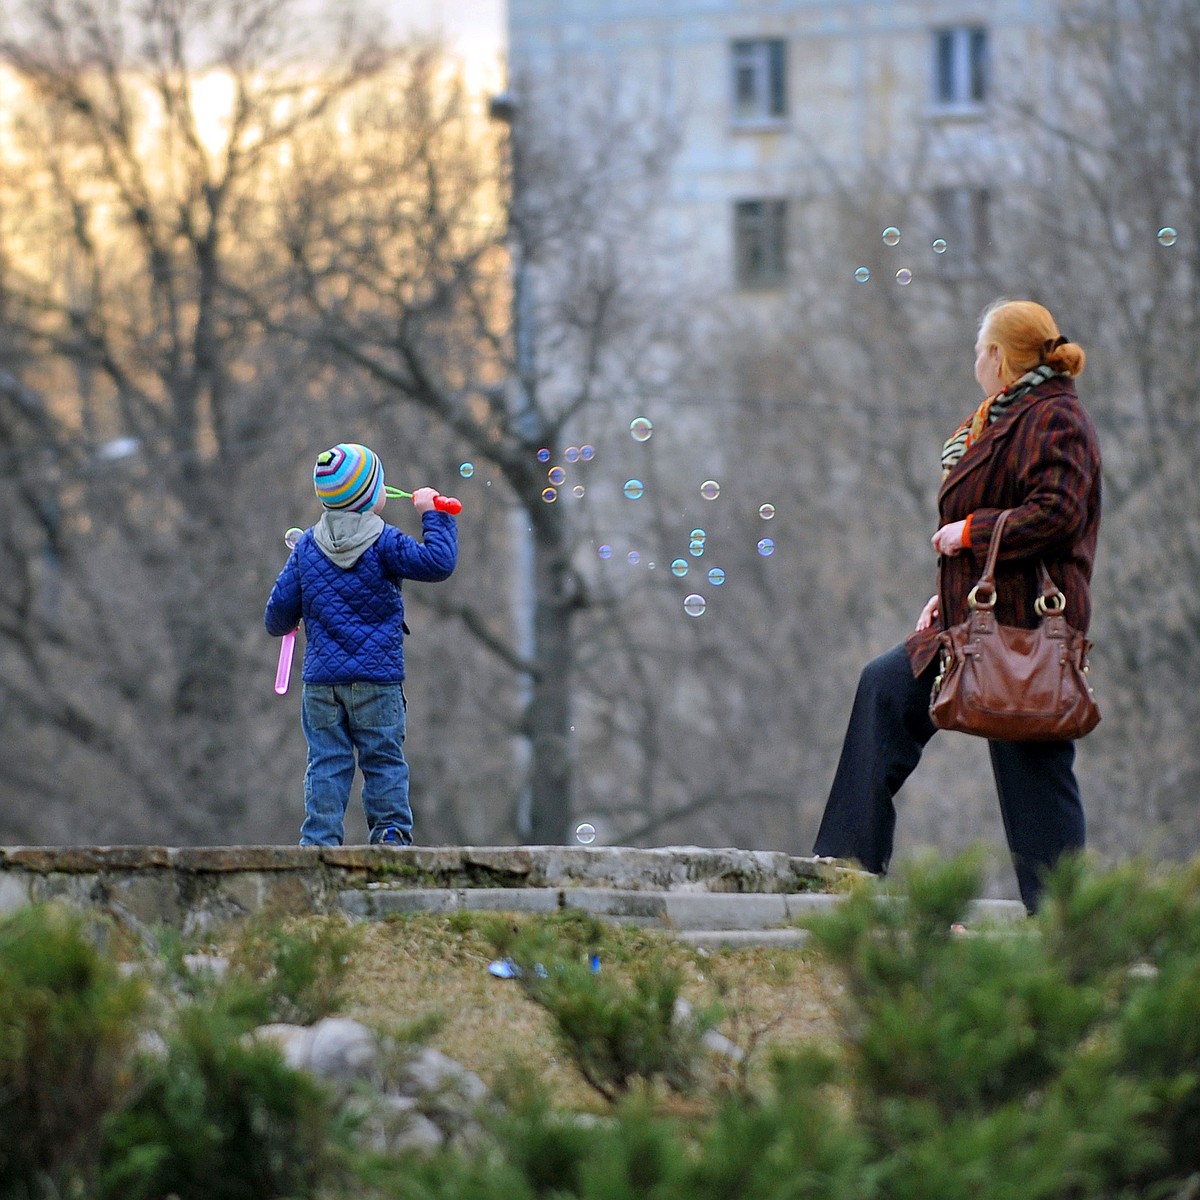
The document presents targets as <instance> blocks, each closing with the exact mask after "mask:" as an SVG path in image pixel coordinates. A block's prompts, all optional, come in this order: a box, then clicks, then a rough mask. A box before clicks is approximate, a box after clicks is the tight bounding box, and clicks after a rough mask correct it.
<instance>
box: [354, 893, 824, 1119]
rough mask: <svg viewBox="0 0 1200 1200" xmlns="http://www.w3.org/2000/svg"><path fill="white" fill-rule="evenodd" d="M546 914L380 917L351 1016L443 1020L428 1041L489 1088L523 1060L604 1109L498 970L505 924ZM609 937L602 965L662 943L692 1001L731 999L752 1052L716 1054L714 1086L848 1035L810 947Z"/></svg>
mask: <svg viewBox="0 0 1200 1200" xmlns="http://www.w3.org/2000/svg"><path fill="white" fill-rule="evenodd" d="M546 920H555V918H545V917H530V916H525V915H522V916H520V917H517V916H513V917H511V918H509V917H500V918H498V917H497V915H496V914H467V913H456V914H452V915H449V916H437V915H417V916H405V917H393V918H391V919H389V920H385V921H380V922H376V923H372V924H370V925H368V926H366V927H365V929H364V930H362V938H361V941H360V942H359V943H358V945H357V948H356V949H355V950H354V952H353V954H352V957H351V962H350V969H349V972H348V977H347V979H346V980H345V981H344V984H343V987H342V994H343V997H344V1002H343V1005H342V1013H343V1015H345V1016H349V1017H353V1018H355V1019H357V1020H360V1021H362V1022H364V1023H365V1024H367V1025H369V1026H371V1027H373V1028H378V1029H384V1030H400V1031H403V1030H404V1029H405V1028H409V1027H414V1028H422V1029H425V1030H426V1031H428V1030H429V1029H433V1031H434V1032H433V1033H432V1036H428V1037H427V1038H424V1039H423V1040H425V1041H426V1043H427V1044H428V1045H431V1046H433V1047H435V1048H436V1049H438V1050H441V1051H442V1052H443V1053H445V1054H447V1055H448V1056H449V1057H450V1058H452V1059H454V1060H455V1061H456V1062H458V1063H461V1064H462V1065H463V1066H464V1067H466V1068H468V1069H469V1070H471V1071H474V1072H475V1073H476V1074H477V1075H479V1076H480V1078H481V1079H482V1080H483V1082H484V1083H485V1084H487V1085H488V1087H495V1086H496V1084H497V1083H498V1082H499V1081H500V1080H501V1079H502V1078H503V1077H504V1076H505V1075H506V1073H508V1072H509V1071H510V1070H511V1068H512V1067H513V1066H514V1065H518V1066H520V1067H522V1068H524V1069H526V1070H528V1071H530V1072H532V1073H533V1074H534V1075H536V1076H537V1077H538V1078H539V1079H541V1081H542V1082H543V1083H544V1084H545V1085H546V1086H547V1087H548V1088H549V1089H550V1091H551V1094H552V1095H554V1096H555V1098H556V1101H557V1102H558V1103H559V1104H561V1105H562V1106H563V1107H566V1108H573V1109H578V1110H589V1109H590V1110H596V1109H597V1108H598V1107H601V1106H602V1105H603V1102H602V1101H600V1100H599V1099H598V1097H597V1096H596V1093H595V1092H593V1091H592V1089H591V1088H589V1087H588V1085H587V1084H586V1083H585V1082H584V1081H583V1079H582V1077H581V1076H580V1075H579V1073H578V1072H577V1071H576V1070H575V1068H574V1066H573V1064H572V1063H571V1061H570V1059H569V1058H568V1056H567V1055H566V1054H564V1053H563V1051H562V1049H561V1048H560V1046H559V1044H558V1042H557V1040H556V1037H555V1034H554V1030H553V1027H552V1023H551V1021H550V1018H549V1017H548V1016H547V1014H546V1012H545V1011H544V1010H543V1009H542V1008H540V1007H539V1006H538V1005H537V1004H535V1003H534V1002H533V1001H531V1000H530V999H528V998H527V997H526V995H525V993H524V990H523V989H522V987H521V986H520V984H519V983H518V982H517V981H516V980H511V979H500V978H497V977H495V976H493V975H491V974H490V973H489V971H488V964H489V963H490V962H492V961H493V960H494V959H495V958H496V957H497V956H498V951H497V949H496V942H495V936H496V932H497V922H498V921H499V922H501V923H504V922H508V921H511V922H512V924H513V925H514V926H515V925H517V924H518V923H519V924H521V925H525V924H528V923H536V922H538V921H546ZM500 932H501V934H502V933H503V930H502V929H501V930H500ZM598 938H599V940H598V941H597V942H596V943H595V945H594V948H595V949H596V950H597V951H598V953H599V955H600V963H601V970H603V971H612V972H616V973H618V974H627V973H628V972H629V970H630V968H631V966H632V965H633V964H635V963H636V962H637V960H638V958H639V956H641V955H644V954H646V953H647V952H649V951H651V950H652V949H653V948H654V947H656V946H657V947H659V948H661V949H662V950H663V951H664V952H665V953H666V954H667V956H668V959H669V961H670V962H671V963H672V964H673V965H676V966H678V967H679V968H680V970H682V972H683V973H684V978H685V980H686V984H685V988H684V994H685V996H686V998H687V999H688V1000H689V1001H690V1002H692V1003H693V1004H695V1005H697V1006H699V1005H702V1004H705V1003H711V1002H712V1001H713V1000H714V999H715V1000H719V1001H720V1002H721V1004H722V1006H723V1008H724V1011H725V1013H726V1014H727V1015H726V1018H725V1019H724V1020H723V1021H722V1022H721V1024H720V1025H719V1026H718V1031H719V1032H721V1033H723V1034H724V1035H725V1036H726V1037H728V1038H730V1039H731V1040H732V1041H733V1042H734V1043H735V1044H737V1045H738V1046H740V1047H741V1048H742V1049H743V1050H744V1051H746V1052H747V1060H746V1066H745V1068H744V1074H743V1073H742V1069H739V1068H738V1066H737V1065H736V1064H734V1063H731V1062H728V1061H726V1060H722V1059H720V1058H719V1057H714V1058H713V1060H712V1062H711V1063H710V1070H711V1071H712V1074H713V1078H712V1079H711V1081H710V1082H711V1084H712V1085H713V1087H714V1088H715V1089H720V1088H722V1087H736V1086H741V1085H743V1084H744V1083H746V1082H747V1081H749V1082H751V1083H754V1082H755V1081H757V1080H758V1079H760V1078H763V1077H765V1073H766V1067H767V1065H768V1062H769V1057H770V1050H771V1048H772V1047H784V1046H788V1045H794V1044H796V1043H798V1042H803V1041H806V1040H813V1039H816V1040H820V1041H826V1042H827V1041H830V1040H832V1039H834V1038H836V1037H837V1036H838V1035H837V1030H836V1025H835V1020H834V1012H833V1006H832V1001H833V987H834V981H833V976H832V974H831V972H830V971H829V970H828V968H826V967H824V966H823V965H821V964H820V963H818V962H816V961H815V960H811V959H810V958H809V956H808V955H807V954H806V952H805V951H803V950H779V949H772V950H764V949H752V948H742V949H728V950H712V951H708V950H698V949H694V948H692V947H689V946H687V945H685V944H683V943H681V942H679V941H677V940H676V939H674V938H672V937H670V936H669V935H668V934H665V933H661V932H656V931H651V930H642V929H636V928H631V927H627V926H604V927H602V928H601V929H600V930H599V932H598ZM704 1090H705V1091H706V1092H707V1091H709V1089H708V1088H706V1089H704ZM678 1103H682V1102H678Z"/></svg>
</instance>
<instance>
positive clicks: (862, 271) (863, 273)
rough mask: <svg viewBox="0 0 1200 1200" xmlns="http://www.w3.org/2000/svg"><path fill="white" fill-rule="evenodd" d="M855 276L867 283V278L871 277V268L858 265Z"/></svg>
mask: <svg viewBox="0 0 1200 1200" xmlns="http://www.w3.org/2000/svg"><path fill="white" fill-rule="evenodd" d="M854 278H855V279H857V280H858V282H859V283H866V282H867V280H868V279H870V278H871V268H870V267H858V268H857V269H856V270H855V272H854Z"/></svg>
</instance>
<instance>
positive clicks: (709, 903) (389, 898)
mask: <svg viewBox="0 0 1200 1200" xmlns="http://www.w3.org/2000/svg"><path fill="white" fill-rule="evenodd" d="M840 900H841V897H840V895H838V894H834V893H824V892H793V893H777V892H768V893H760V894H745V893H739V892H679V891H671V892H666V891H624V890H622V889H618V888H596V887H571V888H398V887H394V886H389V885H388V884H370V885H368V886H367V887H365V888H353V889H346V890H344V891H342V892H340V893H339V894H338V906H339V908H340V909H341V911H342V912H344V913H346V914H347V915H348V916H351V917H356V918H359V919H361V920H378V919H381V918H386V917H390V916H400V915H405V914H412V913H446V912H455V911H475V912H479V911H487V912H514V913H551V912H560V911H561V912H572V911H574V912H581V913H587V914H589V915H590V916H594V917H597V918H599V919H601V920H604V921H611V922H613V923H615V924H620V925H641V926H645V927H647V928H653V929H665V930H671V931H673V932H675V933H677V934H678V935H679V936H680V937H681V938H683V939H684V940H686V941H688V942H690V943H692V944H694V945H764V946H767V945H803V942H804V938H805V936H806V935H805V933H804V931H803V930H801V929H798V928H796V927H795V926H796V923H797V922H798V921H799V920H800V919H801V918H803V917H805V916H807V915H810V914H812V913H817V912H827V911H829V910H830V909H831V908H833V907H834V906H835V905H837V904H838V903H839V902H840ZM1024 916H1025V909H1024V907H1023V906H1022V905H1021V904H1020V903H1019V902H1018V901H1015V900H978V901H976V902H975V904H974V905H973V906H972V909H971V913H970V915H969V918H968V919H969V921H970V922H971V923H983V924H995V923H1002V922H1011V921H1015V920H1020V919H1023V918H1024Z"/></svg>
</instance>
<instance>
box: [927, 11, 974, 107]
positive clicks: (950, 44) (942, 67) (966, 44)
mask: <svg viewBox="0 0 1200 1200" xmlns="http://www.w3.org/2000/svg"><path fill="white" fill-rule="evenodd" d="M987 91H988V31H987V30H986V29H985V28H983V27H982V26H980V25H959V26H956V27H954V28H953V29H935V30H934V32H933V102H934V105H935V106H936V107H938V108H979V107H980V106H981V105H982V104H984V103H985V101H986V100H987Z"/></svg>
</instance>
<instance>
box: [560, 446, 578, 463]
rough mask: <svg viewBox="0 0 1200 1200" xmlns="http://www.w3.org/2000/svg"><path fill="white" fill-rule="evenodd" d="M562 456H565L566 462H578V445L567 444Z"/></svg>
mask: <svg viewBox="0 0 1200 1200" xmlns="http://www.w3.org/2000/svg"><path fill="white" fill-rule="evenodd" d="M563 458H565V459H566V460H567V462H569V463H573V462H578V461H579V447H578V446H568V447H567V448H566V449H565V450H564V451H563Z"/></svg>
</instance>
